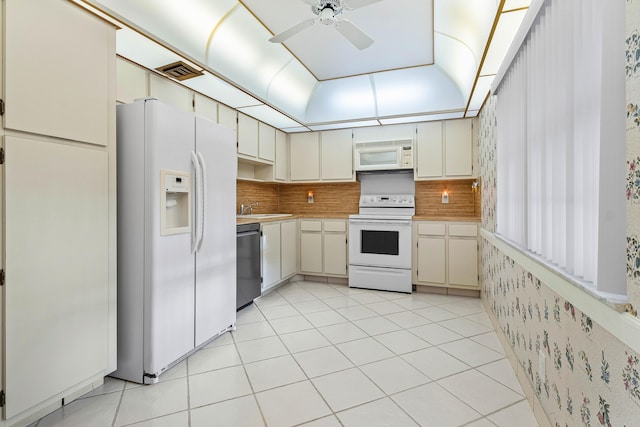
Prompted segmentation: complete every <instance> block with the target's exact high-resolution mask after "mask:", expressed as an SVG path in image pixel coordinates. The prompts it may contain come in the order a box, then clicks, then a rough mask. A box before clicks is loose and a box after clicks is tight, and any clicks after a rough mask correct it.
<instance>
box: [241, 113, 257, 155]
mask: <svg viewBox="0 0 640 427" xmlns="http://www.w3.org/2000/svg"><path fill="white" fill-rule="evenodd" d="M238 154H243V155H245V156H249V157H258V121H257V120H256V119H254V118H253V117H249V116H247V115H245V114H242V113H238Z"/></svg>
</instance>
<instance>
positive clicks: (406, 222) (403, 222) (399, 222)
mask: <svg viewBox="0 0 640 427" xmlns="http://www.w3.org/2000/svg"><path fill="white" fill-rule="evenodd" d="M349 223H351V224H369V225H380V224H389V225H411V224H412V223H413V221H411V220H410V219H408V220H402V219H400V220H387V221H385V220H381V221H378V220H373V221H370V220H366V219H350V220H349Z"/></svg>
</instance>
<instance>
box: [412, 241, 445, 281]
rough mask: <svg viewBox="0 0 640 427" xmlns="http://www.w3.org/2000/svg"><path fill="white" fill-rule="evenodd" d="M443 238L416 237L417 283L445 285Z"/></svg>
mask: <svg viewBox="0 0 640 427" xmlns="http://www.w3.org/2000/svg"><path fill="white" fill-rule="evenodd" d="M445 280H446V279H445V240H444V237H418V281H419V282H428V283H442V284H444V283H445Z"/></svg>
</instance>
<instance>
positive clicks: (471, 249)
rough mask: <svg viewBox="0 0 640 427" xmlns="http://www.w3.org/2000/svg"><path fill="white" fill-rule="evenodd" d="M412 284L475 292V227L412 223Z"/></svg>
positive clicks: (473, 225) (476, 286)
mask: <svg viewBox="0 0 640 427" xmlns="http://www.w3.org/2000/svg"><path fill="white" fill-rule="evenodd" d="M413 229H414V234H413V241H414V248H415V251H414V254H413V283H414V284H416V285H427V286H434V287H447V288H458V289H470V290H477V289H478V224H477V223H471V222H470V223H462V222H432V221H414V225H413Z"/></svg>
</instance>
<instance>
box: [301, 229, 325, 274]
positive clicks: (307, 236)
mask: <svg viewBox="0 0 640 427" xmlns="http://www.w3.org/2000/svg"><path fill="white" fill-rule="evenodd" d="M300 271H302V272H304V273H322V234H321V233H300Z"/></svg>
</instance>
